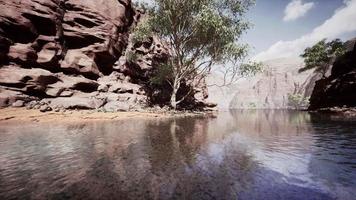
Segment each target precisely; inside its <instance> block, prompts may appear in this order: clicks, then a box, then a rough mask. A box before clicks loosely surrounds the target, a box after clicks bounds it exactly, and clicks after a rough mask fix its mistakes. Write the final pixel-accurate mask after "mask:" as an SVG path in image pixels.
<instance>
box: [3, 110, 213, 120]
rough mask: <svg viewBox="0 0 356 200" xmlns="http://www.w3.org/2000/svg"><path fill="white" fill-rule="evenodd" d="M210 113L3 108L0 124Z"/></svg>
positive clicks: (209, 114) (163, 116) (202, 114)
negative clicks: (46, 110) (43, 110)
mask: <svg viewBox="0 0 356 200" xmlns="http://www.w3.org/2000/svg"><path fill="white" fill-rule="evenodd" d="M212 115H213V113H211V112H209V113H208V112H173V111H160V112H152V111H150V110H147V111H140V112H131V111H130V112H102V111H97V110H64V111H60V112H56V111H49V112H41V111H40V110H38V109H26V108H3V109H0V123H4V122H86V121H110V120H112V121H116V120H123V119H154V118H169V117H188V116H212Z"/></svg>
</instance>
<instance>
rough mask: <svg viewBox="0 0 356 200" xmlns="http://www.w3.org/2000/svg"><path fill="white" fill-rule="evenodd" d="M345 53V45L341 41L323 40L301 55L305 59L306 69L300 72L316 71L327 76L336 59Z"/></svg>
mask: <svg viewBox="0 0 356 200" xmlns="http://www.w3.org/2000/svg"><path fill="white" fill-rule="evenodd" d="M344 53H345V45H344V43H343V42H342V41H341V40H340V39H335V40H333V41H330V42H327V41H326V39H323V40H321V41H319V42H318V43H316V44H315V45H314V46H312V47H308V48H306V49H305V50H304V53H303V54H302V55H300V56H301V57H303V58H304V63H305V67H303V68H301V69H299V72H304V71H307V70H310V69H315V71H316V72H319V73H321V74H322V75H323V76H325V73H326V72H327V69H328V67H329V66H330V65H331V64H332V63H333V62H334V61H335V58H336V57H338V56H340V55H342V54H344Z"/></svg>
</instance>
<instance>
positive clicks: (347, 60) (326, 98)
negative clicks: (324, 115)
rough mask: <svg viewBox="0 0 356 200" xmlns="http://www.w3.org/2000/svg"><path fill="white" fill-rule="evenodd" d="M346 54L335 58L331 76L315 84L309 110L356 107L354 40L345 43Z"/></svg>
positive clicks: (355, 46)
mask: <svg viewBox="0 0 356 200" xmlns="http://www.w3.org/2000/svg"><path fill="white" fill-rule="evenodd" d="M346 48H347V52H346V53H345V54H344V55H342V56H340V57H338V58H336V61H335V62H334V64H333V66H332V69H331V75H330V76H328V77H327V78H322V79H320V80H318V81H317V82H316V85H315V88H314V91H313V94H312V96H311V98H310V107H309V109H310V110H316V109H320V108H330V107H334V106H336V107H344V106H346V107H356V38H355V39H353V40H350V41H348V42H346Z"/></svg>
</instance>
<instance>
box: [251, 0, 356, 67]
mask: <svg viewBox="0 0 356 200" xmlns="http://www.w3.org/2000/svg"><path fill="white" fill-rule="evenodd" d="M354 31H356V0H349V1H345V5H344V6H343V7H342V8H340V9H337V10H336V11H335V13H334V15H333V16H332V17H331V18H329V19H327V20H326V21H325V22H324V23H323V24H322V25H320V26H318V27H316V28H314V30H313V31H312V32H311V33H308V34H306V35H304V36H302V37H300V38H298V39H296V40H292V41H279V42H277V43H275V44H273V45H272V46H271V47H270V48H269V49H268V50H266V51H264V52H261V53H259V54H258V55H256V56H255V57H254V59H255V60H258V61H263V60H270V59H275V58H281V57H293V56H298V55H300V54H301V53H302V52H303V50H304V49H305V48H306V47H308V46H311V45H313V44H315V43H316V42H317V41H319V40H321V39H323V38H329V39H334V38H337V37H339V36H341V35H343V34H346V33H352V32H354Z"/></svg>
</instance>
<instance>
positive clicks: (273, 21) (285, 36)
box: [244, 0, 356, 52]
mask: <svg viewBox="0 0 356 200" xmlns="http://www.w3.org/2000/svg"><path fill="white" fill-rule="evenodd" d="M290 2H291V1H289V0H269V1H267V0H257V1H256V6H255V7H253V8H252V9H251V10H250V12H249V13H248V16H247V18H248V19H249V21H250V22H252V23H253V24H254V26H253V28H252V29H251V30H249V31H248V34H246V35H245V36H244V41H246V42H248V43H249V44H251V45H253V46H254V47H255V52H260V51H263V50H266V49H267V48H268V47H270V46H271V45H273V44H274V43H276V42H278V41H279V40H293V39H295V38H298V37H300V36H302V35H304V34H307V33H309V32H311V31H312V30H313V28H315V27H316V26H318V25H320V24H322V23H323V22H324V21H325V20H326V19H328V18H330V17H331V16H332V15H333V13H334V11H335V10H336V9H337V8H339V7H341V6H342V5H343V1H342V0H318V1H316V0H314V1H311V0H309V1H302V2H303V3H309V2H313V3H314V4H313V7H312V8H311V9H310V10H309V11H308V12H307V13H306V14H305V15H304V16H302V17H300V18H297V19H295V20H293V21H283V17H284V15H285V13H284V10H285V8H286V7H287V5H288V4H289V3H290ZM355 36H356V35H355Z"/></svg>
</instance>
